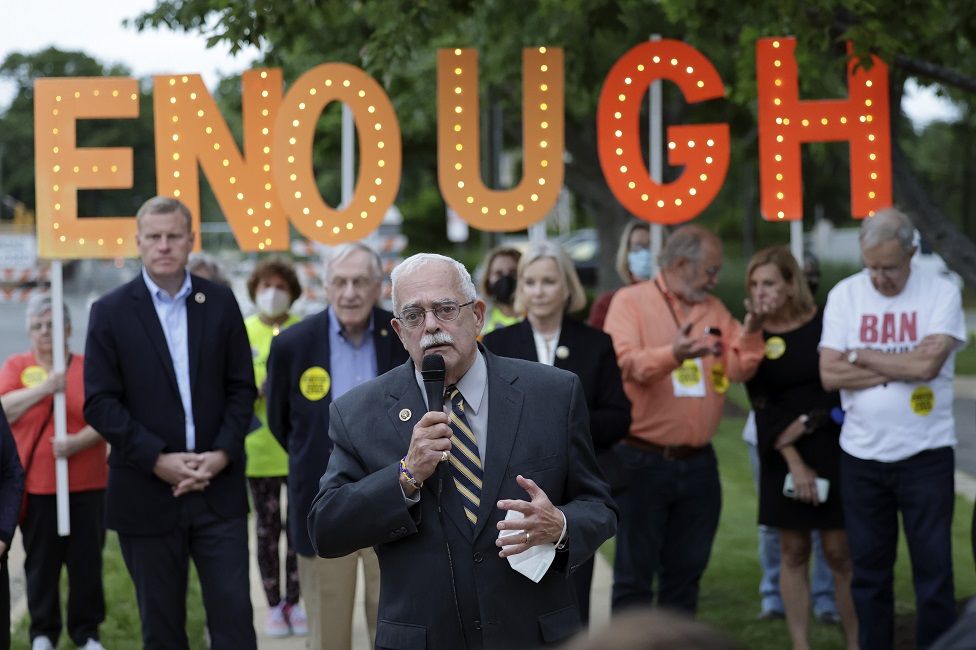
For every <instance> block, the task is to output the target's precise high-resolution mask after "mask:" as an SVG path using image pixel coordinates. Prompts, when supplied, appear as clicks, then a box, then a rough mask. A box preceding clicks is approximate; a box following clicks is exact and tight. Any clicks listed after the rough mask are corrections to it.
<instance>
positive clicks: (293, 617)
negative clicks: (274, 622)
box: [285, 603, 308, 636]
mask: <svg viewBox="0 0 976 650" xmlns="http://www.w3.org/2000/svg"><path fill="white" fill-rule="evenodd" d="M285 617H286V618H287V619H288V625H290V626H291V633H292V634H294V635H295V636H305V635H306V634H308V616H306V615H305V609H304V608H303V607H302V605H301V603H294V604H289V605H285Z"/></svg>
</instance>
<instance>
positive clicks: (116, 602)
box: [10, 531, 206, 650]
mask: <svg viewBox="0 0 976 650" xmlns="http://www.w3.org/2000/svg"><path fill="white" fill-rule="evenodd" d="M103 557H104V562H105V565H104V568H103V571H102V576H103V580H104V586H105V607H106V612H107V616H106V619H105V623H103V624H102V627H101V637H102V638H101V641H102V645H104V646H105V647H106V648H110V649H112V650H114V649H116V648H118V649H122V648H139V647H142V637H141V632H140V628H139V607H138V605H136V592H135V588H134V587H133V586H132V580H130V579H129V572H128V571H127V570H126V568H125V563H124V562H123V561H122V552H121V551H120V550H119V540H118V537H116V535H115V533H114V532H112V531H109V532H108V536H107V538H106V540H105V553H104V555H103ZM188 591H189V593H188V594H187V598H186V619H187V624H186V630H187V635H188V636H189V639H190V648H192V649H193V650H204V648H205V647H206V646H204V643H203V624H204V614H203V601H202V600H201V599H200V582H199V580H197V573H196V570H195V569H193V567H192V564H191V567H190V581H189V590H188ZM67 594H68V584H67V578H66V577H65V575H64V574H63V573H62V576H61V601H62V607H61V611H62V612H67V609H66V608H65V606H64V604H63V603H64V601H65V597H66V596H67ZM29 622H30V620H29V616H26V615H25V616H24V618H23V619H21V620H20V621H19V622H18V623H17V624H16V625H15V626H14V630H13V634H12V640H11V644H10V647H11V649H12V650H29V648H30V639H29V633H28V624H29ZM60 647H62V648H73V647H74V644H72V643H71V640H70V639H69V638H68V633H67V631H63V632H62V633H61V644H60Z"/></svg>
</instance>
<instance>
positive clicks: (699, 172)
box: [34, 38, 891, 258]
mask: <svg viewBox="0 0 976 650" xmlns="http://www.w3.org/2000/svg"><path fill="white" fill-rule="evenodd" d="M794 48H795V41H794V40H793V39H791V38H764V39H760V40H759V41H758V42H757V45H756V68H757V70H756V74H757V86H758V98H757V99H758V119H759V142H760V147H759V153H760V191H761V208H762V213H763V216H764V217H765V218H766V219H769V220H797V219H800V218H801V217H802V183H801V170H800V146H801V145H802V144H803V143H808V142H822V141H847V142H848V143H849V147H850V168H851V193H852V196H851V212H852V214H853V215H854V216H855V217H865V216H869V215H871V214H873V213H874V211H875V210H878V209H880V208H883V207H886V206H888V205H890V204H891V161H890V158H891V151H890V139H889V138H890V136H889V111H888V77H887V68H886V66H885V65H884V64H883V63H882V62H881V61H879V60H877V59H873V61H872V65H871V66H870V67H867V66H859V65H857V62H856V61H854V60H851V61H850V62H849V64H848V70H847V77H848V88H849V97H848V98H847V99H841V100H800V99H799V85H798V80H797V68H796V61H795V58H794V56H793V52H794ZM437 64H438V71H437V82H438V89H437V120H438V126H437V137H438V180H439V183H440V189H441V194H442V196H443V197H444V200H445V202H446V203H447V204H448V206H449V207H450V208H452V209H453V210H454V211H455V212H456V213H457V214H459V215H460V216H461V217H462V218H464V219H465V220H466V221H467V222H468V223H470V224H471V225H472V226H474V227H476V228H479V229H482V230H492V231H513V230H521V229H523V228H525V227H527V226H529V225H531V224H533V223H536V222H538V221H539V220H541V219H542V218H543V217H544V216H545V214H546V213H547V212H548V211H549V210H550V209H551V208H552V206H553V205H554V204H555V202H556V199H557V197H558V193H559V189H560V187H561V186H562V183H563V172H564V168H563V160H564V153H565V147H564V111H563V102H564V76H563V51H562V50H561V49H560V48H549V47H538V48H530V49H526V50H524V52H523V56H522V98H523V107H522V125H523V127H522V128H523V158H522V160H523V165H522V178H521V180H520V182H519V183H518V184H517V185H516V186H515V187H513V188H510V189H503V190H498V189H492V188H488V187H486V186H485V184H484V182H483V180H482V178H481V174H480V166H479V161H480V151H479V142H480V139H479V124H478V114H479V110H478V69H477V54H476V52H474V51H473V50H467V49H444V50H440V51H439V52H438V60H437ZM657 80H666V81H670V82H673V83H674V84H675V85H677V86H678V88H679V89H680V91H681V92H682V94H683V95H684V97H685V99H686V100H687V101H688V102H689V103H695V102H701V101H706V100H712V99H719V98H721V97H723V96H724V94H725V89H724V85H723V83H722V80H721V78H720V77H719V75H718V73H717V71H716V70H715V68H714V66H713V65H712V64H711V62H710V61H709V60H708V59H707V58H706V57H705V56H704V55H703V54H701V53H700V52H698V51H697V50H695V49H694V48H693V47H691V46H689V45H687V44H685V43H682V42H680V41H674V40H661V41H652V42H647V43H642V44H640V45H637V46H636V47H634V48H632V49H631V50H630V51H628V52H627V53H626V54H624V55H623V56H622V57H621V58H620V59H619V60H618V61H617V63H616V64H615V65H614V66H613V68H612V69H611V70H610V72H609V74H608V75H607V79H606V81H605V83H604V87H603V90H602V93H601V95H600V102H599V107H598V111H597V139H598V142H597V148H598V152H599V157H600V163H601V167H602V169H603V173H604V177H605V179H606V182H607V184H608V186H609V188H610V190H611V191H612V192H613V194H614V195H615V196H616V198H617V199H618V200H619V201H620V202H621V204H622V205H624V206H625V207H626V208H627V209H628V210H630V211H631V212H632V213H633V214H635V215H636V216H638V217H640V218H641V219H644V220H646V221H649V222H653V223H667V224H673V223H681V222H685V221H688V220H691V219H693V218H695V217H696V216H697V215H698V214H700V213H701V212H702V211H703V210H704V209H705V208H706V207H707V206H708V205H709V204H710V203H711V202H712V201H713V200H714V198H715V195H716V194H717V193H718V191H719V189H720V188H721V186H722V184H723V182H724V181H725V175H726V172H727V170H728V164H729V155H730V139H729V128H728V125H726V124H699V125H679V126H672V127H670V128H669V129H668V131H667V142H668V144H667V148H668V156H669V162H670V163H671V164H672V165H676V166H682V167H683V170H682V173H681V175H680V176H679V177H678V178H677V179H676V180H674V181H672V182H670V183H664V184H662V183H657V182H655V181H653V180H652V179H651V178H650V175H649V173H648V170H647V164H646V161H645V159H644V156H643V153H642V151H643V147H642V146H641V143H640V125H639V115H640V109H641V104H642V102H643V98H644V97H645V96H646V92H647V89H648V87H649V85H650V84H651V83H653V82H655V81H657ZM34 96H35V105H34V113H35V125H36V127H35V128H36V131H35V152H36V165H37V169H36V182H37V236H38V251H39V254H40V255H42V256H44V257H56V258H83V257H114V256H130V255H134V254H135V252H136V250H135V241H134V235H135V221H134V218H132V217H131V216H128V215H122V216H121V217H114V216H105V217H84V218H79V216H78V209H77V205H78V204H77V192H78V190H79V189H121V188H128V187H131V186H132V175H133V169H132V150H131V149H128V148H112V149H109V148H101V149H99V148H79V147H77V144H76V137H75V129H76V123H77V121H78V120H80V119H111V118H119V119H123V118H134V117H137V116H138V111H139V103H138V100H139V95H138V86H137V81H136V80H135V79H131V78H125V77H106V78H78V77H70V78H47V79H40V80H38V81H37V82H36V86H35V94H34ZM335 101H338V102H343V103H345V104H347V105H348V106H349V108H350V109H351V111H352V114H353V116H354V120H355V124H356V131H357V136H358V139H359V141H358V151H359V163H358V173H357V175H356V178H357V182H356V188H355V193H354V196H353V198H352V200H351V201H350V202H349V203H348V204H347V205H344V206H343V207H342V208H336V207H333V206H330V205H328V204H326V203H325V201H324V200H323V199H322V197H321V195H320V194H319V192H318V188H317V186H316V182H315V177H314V170H313V166H312V145H313V139H314V133H315V125H316V122H317V120H318V118H319V116H320V114H321V112H322V111H323V110H324V108H325V107H326V106H327V105H328V104H329V103H331V102H335ZM242 106H243V146H244V149H243V151H241V150H240V148H239V147H238V146H237V143H236V142H235V140H234V138H233V136H232V135H231V133H230V130H229V128H228V127H227V123H226V122H225V120H224V118H223V117H222V116H221V115H220V112H219V111H218V109H217V105H216V102H215V101H214V99H213V97H212V96H211V95H210V93H209V92H208V91H207V89H206V88H205V87H204V85H203V82H202V80H201V78H200V76H199V75H195V74H186V75H163V76H156V77H154V79H153V110H154V118H155V127H154V130H155V155H156V183H157V192H158V193H159V194H163V195H168V196H173V197H176V198H179V199H180V200H182V201H183V202H184V203H186V204H187V205H188V206H189V208H190V210H191V212H192V213H193V215H194V219H195V220H199V203H200V189H199V185H200V183H199V180H200V179H199V171H200V170H202V171H203V173H204V174H205V175H206V177H207V180H208V182H209V184H210V186H211V188H212V189H213V191H214V194H215V196H216V198H217V201H218V203H219V204H220V207H221V209H222V211H223V213H224V216H225V218H226V219H227V222H228V223H229V224H230V226H231V229H232V230H233V232H234V235H235V236H236V238H237V242H238V244H239V245H240V247H241V249H242V250H248V251H273V250H285V249H287V247H288V224H289V221H290V222H291V223H292V224H293V225H294V226H295V228H296V229H297V230H299V231H300V232H301V233H302V234H303V235H305V236H307V237H309V238H310V239H313V240H316V241H320V242H323V243H327V244H336V243H340V242H344V241H350V240H358V239H362V238H363V237H365V236H366V235H368V234H369V233H370V232H372V231H373V230H375V229H376V228H377V227H378V226H379V224H380V222H381V221H382V218H383V215H384V214H385V213H386V211H387V209H388V208H389V207H390V206H391V205H392V204H393V201H394V200H395V199H396V194H397V189H398V187H399V183H400V174H401V165H402V151H401V138H400V128H399V123H398V121H397V117H396V114H395V113H394V110H393V105H392V103H391V102H390V100H389V97H387V95H386V93H385V92H384V90H383V88H382V87H381V86H380V85H379V84H377V83H376V81H374V80H373V79H372V78H371V77H370V76H369V75H367V74H366V73H365V72H364V71H363V70H361V69H359V68H357V67H354V66H351V65H347V64H341V63H326V64H323V65H319V66H317V67H315V68H313V69H311V70H309V71H308V72H306V73H305V74H303V75H302V76H301V77H299V78H298V79H297V80H296V81H295V83H294V84H292V86H291V88H289V89H288V91H287V92H284V89H283V80H282V74H281V71H280V70H279V69H276V68H264V69H255V70H250V71H248V72H245V73H244V75H243V79H242ZM198 241H199V239H198Z"/></svg>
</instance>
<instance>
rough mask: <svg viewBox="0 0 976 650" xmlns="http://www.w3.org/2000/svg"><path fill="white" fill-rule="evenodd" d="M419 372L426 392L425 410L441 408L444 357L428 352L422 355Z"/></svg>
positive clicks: (442, 405)
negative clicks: (422, 360)
mask: <svg viewBox="0 0 976 650" xmlns="http://www.w3.org/2000/svg"><path fill="white" fill-rule="evenodd" d="M420 374H421V376H422V377H423V378H424V390H425V391H426V392H427V410H428V411H441V410H443V409H444V357H442V356H441V355H439V354H429V355H427V356H426V357H424V362H423V365H422V366H421V370H420Z"/></svg>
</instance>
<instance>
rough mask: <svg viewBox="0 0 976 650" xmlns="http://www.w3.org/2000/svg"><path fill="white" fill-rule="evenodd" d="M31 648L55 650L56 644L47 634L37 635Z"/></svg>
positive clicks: (35, 649) (34, 649) (33, 649)
mask: <svg viewBox="0 0 976 650" xmlns="http://www.w3.org/2000/svg"><path fill="white" fill-rule="evenodd" d="M31 650H54V644H53V643H51V639H49V638H47V637H46V636H35V637H34V640H33V641H32V642H31Z"/></svg>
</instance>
